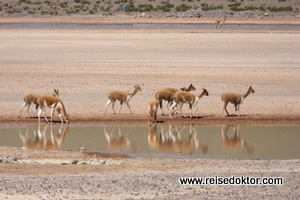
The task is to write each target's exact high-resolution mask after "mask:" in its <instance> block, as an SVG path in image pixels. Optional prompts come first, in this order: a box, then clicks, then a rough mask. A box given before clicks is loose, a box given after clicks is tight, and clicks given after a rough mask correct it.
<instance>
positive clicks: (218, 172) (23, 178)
mask: <svg viewBox="0 0 300 200" xmlns="http://www.w3.org/2000/svg"><path fill="white" fill-rule="evenodd" d="M0 150H1V153H0V157H1V156H5V155H6V156H7V155H8V154H9V155H10V156H17V157H20V158H22V156H24V155H25V154H26V157H27V158H28V157H29V158H31V159H41V158H43V159H45V158H46V159H53V158H54V159H58V157H59V158H62V157H64V156H65V155H66V152H57V151H38V152H37V151H35V150H24V149H23V150H22V149H19V148H7V147H0ZM4 151H5V152H6V153H3V152H4ZM58 155H59V156H58ZM90 157H92V156H87V155H84V154H82V153H79V152H68V159H88V158H90ZM105 159H106V160H109V159H111V158H105ZM115 159H117V160H120V161H122V162H123V164H121V165H115V166H114V165H112V166H104V165H102V166H87V165H30V164H24V165H20V164H6V163H2V164H1V163H0V181H1V184H0V198H1V199H142V198H143V199H182V198H183V199H187V198H188V199H199V198H201V199H232V198H234V199H265V198H267V199H299V195H300V192H299V191H300V190H299V180H300V179H299V178H300V177H299V175H300V168H299V166H300V165H299V164H300V161H299V160H205V159H194V160H188V159H178V160H171V159H126V158H115ZM216 176H218V177H226V176H227V177H232V176H235V177H241V176H249V177H282V178H283V179H284V184H283V185H275V186H274V185H238V186H237V185H180V184H179V178H181V177H201V178H205V177H216Z"/></svg>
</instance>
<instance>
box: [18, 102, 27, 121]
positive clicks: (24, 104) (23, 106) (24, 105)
mask: <svg viewBox="0 0 300 200" xmlns="http://www.w3.org/2000/svg"><path fill="white" fill-rule="evenodd" d="M26 106H27V107H28V105H27V103H26V102H24V103H23V105H22V106H21V107H20V115H19V118H20V117H21V113H22V110H23V108H25V107H26ZM28 110H29V108H27V112H28ZM28 117H29V113H28Z"/></svg>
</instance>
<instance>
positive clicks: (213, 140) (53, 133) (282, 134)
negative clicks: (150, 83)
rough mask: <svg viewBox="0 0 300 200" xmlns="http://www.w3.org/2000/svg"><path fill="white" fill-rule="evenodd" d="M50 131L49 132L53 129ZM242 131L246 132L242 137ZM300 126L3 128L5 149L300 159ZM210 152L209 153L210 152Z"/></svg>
mask: <svg viewBox="0 0 300 200" xmlns="http://www.w3.org/2000/svg"><path fill="white" fill-rule="evenodd" d="M49 126H50V127H49ZM241 131H242V132H241ZM299 133H300V126H299V125H294V126H288V125H284V126H283V125H280V126H241V127H240V126H225V125H223V126H196V125H195V126H193V125H190V126H175V125H170V126H169V125H168V126H165V125H161V124H153V125H149V126H138V127H124V126H120V127H116V126H106V127H103V126H95V127H92V126H76V125H75V126H72V128H71V130H69V127H68V126H64V125H62V126H55V125H53V127H52V126H51V125H46V126H36V127H29V128H27V129H26V128H20V129H19V127H18V128H15V127H0V145H1V146H15V147H26V148H33V149H61V150H73V151H77V150H78V149H79V148H80V147H82V146H84V147H86V149H87V151H88V152H107V153H111V152H117V153H118V152H120V150H121V151H122V153H126V154H128V155H132V156H133V157H135V156H134V155H136V154H138V157H162V158H183V157H189V158H200V157H201V158H236V159H244V158H247V159H299V158H300V149H299V140H300V134H299ZM208 147H209V149H208Z"/></svg>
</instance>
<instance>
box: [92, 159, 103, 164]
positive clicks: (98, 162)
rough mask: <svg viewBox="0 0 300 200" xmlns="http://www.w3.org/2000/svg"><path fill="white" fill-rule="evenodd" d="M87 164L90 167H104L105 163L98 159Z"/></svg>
mask: <svg viewBox="0 0 300 200" xmlns="http://www.w3.org/2000/svg"><path fill="white" fill-rule="evenodd" d="M88 164H90V165H104V164H105V161H104V160H100V159H93V160H90V161H89V163H88Z"/></svg>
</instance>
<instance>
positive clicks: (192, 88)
mask: <svg viewBox="0 0 300 200" xmlns="http://www.w3.org/2000/svg"><path fill="white" fill-rule="evenodd" d="M180 90H182V91H188V92H190V91H195V90H196V88H195V87H194V86H193V84H192V83H191V84H190V86H189V87H188V88H186V87H183V88H180Z"/></svg>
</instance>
